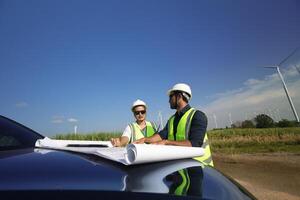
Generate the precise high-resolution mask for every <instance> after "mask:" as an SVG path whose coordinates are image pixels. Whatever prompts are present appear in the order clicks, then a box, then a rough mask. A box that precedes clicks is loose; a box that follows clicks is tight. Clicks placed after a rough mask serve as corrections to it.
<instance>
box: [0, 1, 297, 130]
mask: <svg viewBox="0 0 300 200" xmlns="http://www.w3.org/2000/svg"><path fill="white" fill-rule="evenodd" d="M299 9H300V3H299V1H296V0H295V1H292V0H286V1H281V0H272V1H271V0H269V1H250V0H249V1H246V0H242V1H224V2H221V1H196V0H195V1H183V0H182V1H140V0H137V1H58V0H51V1H50V0H45V1H38V0H33V1H20V0H10V1H6V0H1V1H0V70H1V72H0V80H1V84H0V90H1V93H0V105H1V107H0V114H1V115H5V116H7V117H10V118H13V119H15V120H16V121H19V122H21V123H23V124H25V125H27V126H29V127H31V128H33V129H34V130H37V131H39V132H41V133H42V134H44V135H53V134H56V133H66V132H72V131H73V126H74V125H77V126H78V131H79V132H92V131H121V130H123V129H124V127H125V126H126V124H127V123H129V122H131V121H132V120H133V116H132V114H131V112H130V106H131V104H132V102H133V101H134V100H136V99H137V98H140V99H143V100H145V101H146V103H147V104H148V105H149V113H148V119H149V120H153V121H157V120H158V112H159V111H161V113H162V115H163V119H164V121H166V119H167V118H168V117H169V116H170V115H171V114H172V113H173V112H174V110H171V109H170V108H169V105H168V97H167V96H166V91H167V90H168V89H169V88H170V87H172V85H173V84H175V83H177V82H185V83H188V84H190V85H191V87H192V91H193V99H192V101H191V102H190V103H191V105H192V106H195V107H197V108H199V109H201V110H204V111H205V112H206V113H207V115H208V117H209V127H210V128H211V127H214V126H215V125H216V124H215V123H214V119H213V118H212V116H213V115H217V116H218V120H219V123H218V126H219V127H224V126H226V125H227V123H228V114H229V113H230V114H231V115H232V118H233V121H235V120H240V119H241V118H242V119H241V120H244V119H243V118H247V117H249V116H250V115H251V114H250V111H251V112H252V114H253V113H254V112H267V111H268V110H272V109H273V110H276V109H278V110H279V111H277V112H280V113H281V118H283V117H285V118H290V119H292V118H293V115H292V113H291V111H290V108H289V106H288V103H287V101H286V99H285V98H284V93H283V90H282V87H281V85H280V80H279V79H277V78H278V77H277V75H276V74H275V71H272V70H268V69H263V68H261V66H265V65H274V64H278V63H279V62H280V61H281V60H282V59H284V58H285V57H286V56H287V55H289V54H290V53H291V52H292V51H293V50H294V49H295V48H296V47H298V46H300V37H299V35H300V26H299V24H300V12H299ZM299 56H300V54H298V53H296V54H295V55H293V57H292V58H291V59H289V60H288V61H287V62H286V63H283V65H282V66H281V67H282V70H283V73H284V74H285V78H286V79H287V81H288V87H290V88H291V89H290V90H291V91H290V92H291V94H292V96H293V100H294V103H295V107H296V109H298V110H299V112H300V99H299V98H300V94H299V92H298V91H297V87H298V86H299V84H300V83H299V78H300V75H299V74H297V71H296V70H295V67H294V66H297V64H298V63H299V60H300V59H299V58H300V57H299ZM272 81H273V82H272ZM281 90H282V91H281ZM272 91H281V92H280V93H278V94H277V96H276V95H274V96H273V95H272V94H273V92H272ZM259 94H260V96H258V95H259ZM267 94H268V95H267ZM249 95H250V96H249ZM264 95H265V96H264ZM249 99H254V100H253V101H251V102H250V101H249ZM259 99H260V101H259ZM270 99H271V101H272V102H277V101H278V104H275V103H274V104H272V106H270V105H266V103H265V102H270ZM236 100H238V101H239V103H235V101H236ZM246 100H248V101H246ZM285 101H286V102H285ZM226 102H227V105H224V104H225V103H226ZM249 102H250V103H249ZM279 102H285V103H282V105H281V104H280V105H279ZM236 105H239V106H240V107H237V106H236ZM254 108H255V109H256V110H255V111H254ZM248 110H249V111H248ZM271 112H272V111H270V113H271ZM247 113H248V114H247ZM274 113H275V111H274ZM248 115H249V116H248ZM277 115H278V113H277ZM274 116H275V114H274Z"/></svg>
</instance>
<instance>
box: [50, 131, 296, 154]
mask: <svg viewBox="0 0 300 200" xmlns="http://www.w3.org/2000/svg"><path fill="white" fill-rule="evenodd" d="M207 134H208V137H209V142H210V146H211V149H212V152H213V153H227V154H228V153H229V154H239V153H273V152H290V153H300V128H266V129H256V128H252V129H222V130H212V131H208V132H207ZM120 135H121V133H120V132H116V133H101V132H99V133H87V134H84V133H82V134H76V135H75V134H74V133H72V134H71V133H70V134H58V135H56V136H55V137H53V138H54V139H62V140H100V141H101V140H109V139H110V138H112V137H118V136H120Z"/></svg>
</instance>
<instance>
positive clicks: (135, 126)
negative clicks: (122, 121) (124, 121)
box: [111, 99, 156, 147]
mask: <svg viewBox="0 0 300 200" xmlns="http://www.w3.org/2000/svg"><path fill="white" fill-rule="evenodd" d="M131 111H132V113H133V115H134V117H135V119H136V121H135V122H132V123H130V124H129V125H128V126H127V127H126V128H125V130H124V132H123V134H122V136H121V137H118V138H112V139H111V143H112V145H113V146H115V147H121V146H125V145H127V144H128V143H131V142H133V141H135V140H138V139H141V138H144V137H150V136H152V135H153V134H154V133H155V132H156V126H155V124H154V123H152V122H148V121H146V112H147V105H146V103H145V102H144V101H142V100H140V99H138V100H136V101H135V102H133V104H132V107H131Z"/></svg>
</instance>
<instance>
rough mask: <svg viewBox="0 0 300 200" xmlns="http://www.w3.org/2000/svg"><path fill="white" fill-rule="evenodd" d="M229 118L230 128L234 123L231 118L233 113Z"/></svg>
mask: <svg viewBox="0 0 300 200" xmlns="http://www.w3.org/2000/svg"><path fill="white" fill-rule="evenodd" d="M228 117H229V122H230V127H231V125H232V124H233V123H232V118H231V113H228Z"/></svg>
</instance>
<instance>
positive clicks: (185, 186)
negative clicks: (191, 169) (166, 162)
mask: <svg viewBox="0 0 300 200" xmlns="http://www.w3.org/2000/svg"><path fill="white" fill-rule="evenodd" d="M178 173H179V174H180V176H181V178H182V182H181V184H180V185H179V186H178V187H177V188H176V190H175V192H174V193H175V195H180V196H181V195H186V194H187V191H188V190H189V187H190V177H189V174H188V172H187V169H181V170H179V171H178Z"/></svg>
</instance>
